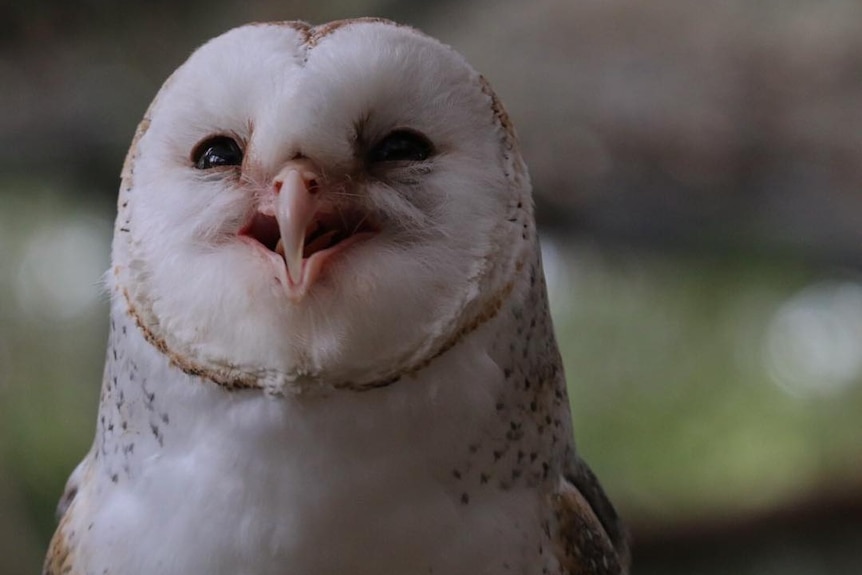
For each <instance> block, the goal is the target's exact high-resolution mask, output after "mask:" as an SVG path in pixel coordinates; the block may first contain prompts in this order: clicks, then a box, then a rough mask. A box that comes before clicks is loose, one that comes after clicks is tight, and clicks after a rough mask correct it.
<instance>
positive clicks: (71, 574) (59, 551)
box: [42, 451, 92, 575]
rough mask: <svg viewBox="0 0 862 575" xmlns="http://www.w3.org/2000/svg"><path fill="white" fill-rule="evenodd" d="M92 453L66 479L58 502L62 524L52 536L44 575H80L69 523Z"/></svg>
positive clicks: (43, 568) (73, 532) (43, 570)
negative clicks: (75, 563)
mask: <svg viewBox="0 0 862 575" xmlns="http://www.w3.org/2000/svg"><path fill="white" fill-rule="evenodd" d="M91 454H92V451H91V452H90V453H88V454H87V456H86V457H85V458H84V460H83V461H81V463H79V464H78V466H77V467H76V468H75V470H74V471H72V474H71V475H70V476H69V480H68V481H66V488H65V490H63V496H62V497H60V503H58V504H57V518H58V519H59V520H60V524H59V525H58V526H57V531H55V532H54V536H53V537H52V538H51V544H50V545H49V547H48V555H47V556H46V557H45V564H44V565H43V566H42V575H78V574H79V573H80V571H79V570H78V569H77V568H76V567H75V565H74V543H75V541H74V539H75V531H74V530H73V529H70V528H69V523H70V519H71V516H72V514H73V513H75V509H74V508H72V504H73V503H74V502H75V498H76V497H77V495H78V492H79V491H80V488H81V484H82V482H83V481H85V477H86V475H87V470H88V469H89V466H90V465H89V464H90V457H91ZM78 512H80V510H79V511H78Z"/></svg>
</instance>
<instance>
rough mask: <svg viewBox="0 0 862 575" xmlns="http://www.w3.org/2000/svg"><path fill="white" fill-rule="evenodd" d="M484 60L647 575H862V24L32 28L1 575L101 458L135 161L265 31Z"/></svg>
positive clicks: (273, 4) (602, 4)
mask: <svg viewBox="0 0 862 575" xmlns="http://www.w3.org/2000/svg"><path fill="white" fill-rule="evenodd" d="M359 15H375V16H384V17H388V18H392V19H396V20H399V21H402V22H405V23H409V24H412V25H415V26H417V27H420V28H422V29H423V30H425V31H426V32H428V33H429V34H431V35H433V36H436V37H438V38H440V39H441V40H442V41H444V42H446V43H448V44H451V45H453V46H454V47H456V48H457V49H458V50H459V51H461V52H462V53H464V54H465V55H466V56H467V58H468V60H470V61H471V62H472V63H473V64H474V66H475V67H476V68H477V69H479V70H480V71H482V72H483V73H484V74H485V75H486V76H487V77H488V78H489V79H490V81H491V82H492V84H493V85H494V86H495V88H496V90H497V92H498V94H499V95H500V97H501V98H502V99H503V101H504V102H505V103H506V105H507V107H508V108H509V111H510V113H511V116H512V117H513V119H514V122H515V125H516V126H517V127H518V130H519V135H520V138H521V144H522V149H523V152H524V155H525V157H526V160H527V163H528V164H529V165H530V166H531V172H532V176H533V180H534V184H535V190H536V200H537V204H538V215H539V220H540V225H541V227H542V233H543V249H544V253H545V258H546V267H547V272H548V276H549V287H550V291H551V300H552V305H553V311H554V317H555V321H556V326H557V330H558V332H559V337H560V343H561V345H562V348H563V354H564V357H565V362H566V368H567V373H568V378H569V383H570V387H571V398H572V407H573V410H574V413H575V430H576V435H577V439H578V443H579V446H580V450H581V451H582V452H583V453H584V455H585V457H586V458H587V459H588V461H590V462H591V464H592V466H593V467H594V469H595V470H596V472H597V473H598V475H599V476H600V477H601V479H602V481H603V483H604V485H605V487H606V489H607V491H608V492H609V493H610V494H611V496H612V498H613V500H614V501H615V502H616V504H617V505H618V507H619V508H620V509H621V512H622V513H623V515H624V516H625V517H626V518H627V520H628V523H629V525H630V527H631V530H632V534H633V537H634V559H635V566H636V568H635V570H634V572H635V573H637V574H645V575H648V574H663V575H667V574H676V573H679V574H683V573H685V574H704V575H710V574H719V573H722V574H723V573H734V574H751V575H755V574H756V575H767V574H776V575H778V574H780V575H796V574H798V575H816V574H827V573H828V574H839V575H842V574H858V573H862V3H860V2H858V1H856V0H783V1H778V0H723V1H719V0H704V1H701V2H690V1H688V0H650V2H638V1H637V0H601V1H599V0H537V1H533V2H522V1H520V0H495V1H493V2H492V1H486V0H469V1H460V2H455V1H451V0H450V1H438V2H433V3H432V2H422V1H416V0H414V1H411V0H401V1H397V0H389V1H384V0H377V1H375V0H364V1H363V0H341V1H333V2H329V3H326V4H324V3H322V2H312V1H299V0H293V1H291V0H280V1H271V0H250V1H246V2H228V1H225V0H206V1H204V0H195V1H190V2H184V3H179V2H175V1H173V0H171V1H168V0H156V1H151V2H147V3H120V2H112V1H108V0H82V1H78V2H67V1H62V0H26V1H25V0H5V1H4V2H3V3H2V4H0V573H2V574H4V575H24V574H32V573H38V572H39V569H40V563H41V559H42V556H43V553H44V550H45V548H46V545H47V541H48V538H49V537H50V535H51V533H52V531H53V528H54V524H55V519H54V516H53V512H54V506H55V504H56V502H57V499H58V497H59V495H60V493H61V491H62V487H63V484H64V482H65V479H66V477H67V475H68V474H69V472H70V471H71V470H72V468H73V467H74V465H75V464H76V463H77V462H78V460H79V459H80V458H81V457H82V456H83V454H84V453H85V451H86V450H87V448H88V447H89V443H90V441H91V440H92V434H93V430H94V422H95V410H96V407H97V401H98V393H99V385H100V380H101V369H102V361H103V355H104V347H105V345H104V342H105V337H106V324H107V302H106V298H105V295H104V293H103V292H102V291H101V289H100V287H99V281H100V276H101V274H102V273H103V272H104V271H105V270H107V268H108V264H109V260H108V253H109V242H110V236H111V226H112V218H113V215H114V210H115V208H114V202H115V194H116V189H117V186H118V184H119V172H120V167H121V164H122V160H123V156H124V154H125V151H126V148H127V146H128V143H129V141H130V140H131V137H132V134H133V132H134V129H135V125H136V124H137V122H138V120H139V119H140V117H141V116H142V115H143V112H144V110H145V108H146V106H147V104H148V103H149V101H150V100H151V98H152V97H153V96H154V94H155V92H156V90H157V89H158V87H159V86H160V84H161V82H162V81H163V80H164V79H165V78H166V77H167V75H168V74H169V73H170V72H171V71H172V70H173V69H174V68H175V67H176V66H178V65H179V64H180V63H181V62H182V61H183V60H184V59H185V57H186V56H187V55H188V54H189V53H190V52H191V50H193V49H194V48H195V47H196V46H198V45H199V44H201V43H202V42H204V41H205V40H206V39H208V38H210V37H212V36H214V35H217V34H219V33H221V32H223V31H225V30H227V29H228V28H231V27H233V26H235V25H238V24H240V23H244V22H247V21H252V20H271V19H296V18H300V19H305V20H308V21H311V22H314V23H321V22H325V21H327V20H331V19H336V18H343V17H352V16H359Z"/></svg>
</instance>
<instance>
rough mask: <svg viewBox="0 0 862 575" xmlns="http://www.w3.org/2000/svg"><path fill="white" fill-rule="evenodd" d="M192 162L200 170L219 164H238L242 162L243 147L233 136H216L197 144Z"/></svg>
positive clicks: (193, 151)
mask: <svg viewBox="0 0 862 575" xmlns="http://www.w3.org/2000/svg"><path fill="white" fill-rule="evenodd" d="M192 162H193V163H194V165H195V168H197V169H199V170H207V169H209V168H215V167H217V166H238V165H240V164H242V149H241V148H240V147H239V144H237V143H236V140H234V139H233V138H230V137H228V136H214V137H212V138H207V139H205V140H204V141H202V142H201V143H200V144H198V145H197V146H195V149H194V150H192Z"/></svg>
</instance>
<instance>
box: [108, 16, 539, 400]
mask: <svg viewBox="0 0 862 575" xmlns="http://www.w3.org/2000/svg"><path fill="white" fill-rule="evenodd" d="M118 205H119V214H118V218H117V223H116V227H115V235H114V243H113V264H114V267H113V274H111V275H112V279H111V287H112V289H113V293H114V295H115V297H117V298H122V299H121V300H119V299H118V301H121V302H123V303H124V305H125V306H126V307H127V310H128V312H129V313H130V314H131V315H132V316H134V318H135V320H136V321H137V324H138V326H139V327H140V329H141V330H142V331H143V332H144V334H145V336H146V337H147V339H148V340H149V342H150V344H152V345H155V346H156V347H157V348H158V349H159V350H160V351H161V352H163V353H165V354H167V355H169V356H170V358H171V360H172V361H173V362H174V363H175V364H176V365H178V366H180V367H182V368H183V369H184V370H186V371H187V372H189V373H194V374H198V375H202V376H204V377H207V378H209V379H211V380H213V381H215V382H217V383H220V384H222V385H228V386H242V387H261V388H265V389H268V390H270V391H276V392H277V391H283V390H285V389H300V390H303V389H310V388H320V389H323V388H332V387H336V388H337V387H352V388H367V387H373V386H377V385H382V384H385V383H388V382H391V381H393V380H394V379H397V378H398V377H399V375H400V374H402V373H405V372H408V371H410V370H412V369H416V368H417V367H418V366H420V365H422V364H424V363H426V362H427V361H429V360H430V359H431V358H433V357H434V356H435V355H437V354H439V353H441V352H443V351H444V350H445V349H447V348H448V347H449V346H451V345H453V344H454V343H455V342H456V341H457V340H458V339H459V337H461V336H462V335H463V334H464V333H466V332H468V331H469V330H471V329H472V328H473V327H475V325H477V324H478V323H480V322H481V321H482V320H483V319H484V318H487V317H489V315H493V313H494V312H495V310H496V309H497V308H498V307H499V305H500V302H501V300H502V299H503V298H505V297H506V295H507V294H508V291H509V290H511V289H512V285H513V282H514V280H515V276H516V275H517V270H518V269H519V267H520V266H521V265H522V264H523V262H524V260H525V258H526V257H528V254H531V253H532V251H533V249H532V248H531V246H530V244H531V243H533V242H534V241H535V238H534V233H533V218H532V206H531V198H530V186H529V181H528V177H527V175H526V170H525V168H524V165H523V162H522V160H521V158H520V155H519V153H518V151H517V148H516V145H515V140H514V135H513V133H512V130H511V126H510V125H509V123H508V120H507V117H506V114H505V112H504V111H503V109H502V107H501V105H500V103H499V102H498V101H497V99H496V97H495V96H494V94H493V92H492V91H491V89H490V87H489V86H488V84H487V83H486V82H485V81H484V79H483V78H482V77H481V76H480V75H479V74H477V73H476V72H475V71H474V70H473V69H472V68H471V67H470V66H469V65H468V64H467V63H466V62H465V60H464V59H463V58H462V57H461V56H460V55H458V54H457V53H456V52H454V51H453V50H452V49H450V48H449V47H447V46H444V45H442V44H440V43H439V42H437V41H436V40H434V39H432V38H429V37H427V36H424V35H422V34H421V33H419V32H417V31H416V30H414V29H411V28H408V27H403V26H398V25H395V24H393V23H390V22H386V21H380V20H348V21H340V22H334V23H330V24H328V25H324V26H320V27H316V28H312V27H310V26H308V25H306V24H303V23H297V22H287V23H271V24H254V25H248V26H244V27H241V28H237V29H234V30H231V31H229V32H227V33H226V34H224V35H222V36H220V37H217V38H215V39H214V40H211V41H210V42H208V43H207V44H205V45H204V46H202V47H201V48H199V49H198V50H197V51H196V52H195V53H194V54H193V55H192V56H191V57H190V58H189V59H188V60H187V61H186V62H185V63H184V64H183V65H182V66H180V68H179V69H178V70H176V72H174V74H173V75H172V76H171V77H170V78H169V79H168V80H167V82H166V83H165V84H164V86H163V87H162V89H161V90H160V91H159V93H158V95H157V96H156V98H155V100H154V101H153V103H152V104H151V106H150V108H149V110H148V111H147V113H146V116H145V117H144V119H143V121H142V122H141V124H140V126H139V128H138V131H137V134H136V137H135V140H134V142H133V144H132V147H131V149H130V151H129V153H128V156H127V159H126V165H125V167H124V171H123V181H122V187H121V190H120V196H119V202H118Z"/></svg>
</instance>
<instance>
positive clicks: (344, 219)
mask: <svg viewBox="0 0 862 575" xmlns="http://www.w3.org/2000/svg"><path fill="white" fill-rule="evenodd" d="M377 231H378V229H377V227H376V226H375V225H374V224H373V223H372V222H371V221H370V220H369V218H368V216H367V215H366V214H363V213H362V212H360V211H358V210H350V209H337V210H336V209H331V210H330V209H325V208H323V209H320V210H317V212H316V213H315V214H314V215H313V217H312V218H311V219H310V221H309V223H308V225H307V226H306V228H305V230H304V234H303V235H302V236H301V241H300V242H298V243H299V245H298V246H297V245H293V246H292V247H289V248H287V249H286V248H285V239H284V238H283V237H282V233H281V227H280V226H279V222H278V219H277V218H276V217H275V216H273V215H268V214H264V213H261V212H256V213H255V214H254V215H253V216H252V218H251V220H250V221H249V222H248V223H247V224H246V225H245V226H244V227H243V228H242V229H241V230H240V232H239V235H240V237H245V238H248V239H251V240H254V241H255V242H256V243H257V244H259V245H260V246H261V247H263V248H265V249H266V250H268V251H269V252H271V253H274V254H277V255H278V256H279V260H280V264H281V265H283V266H285V268H286V271H287V280H288V291H289V292H290V294H289V295H291V296H301V295H303V294H304V293H305V290H306V289H307V288H308V286H310V285H311V284H312V283H313V282H314V281H315V280H316V279H317V277H318V275H319V274H320V272H321V271H322V269H323V265H324V263H326V261H328V260H329V259H331V258H332V256H334V255H336V254H337V253H340V252H342V251H344V250H345V249H347V248H348V247H350V246H352V245H354V244H356V243H358V242H360V241H362V240H365V239H368V238H370V237H371V236H373V235H375V234H376V233H377ZM297 239H299V235H298V234H297ZM289 243H293V244H296V243H297V242H296V241H295V240H293V241H292V242H289ZM297 248H298V249H297ZM286 251H287V252H293V251H295V252H297V253H301V254H302V259H301V262H296V263H298V264H300V265H299V266H296V263H293V262H291V261H288V258H289V255H286ZM291 264H293V265H291ZM291 268H293V269H291ZM297 268H298V269H297Z"/></svg>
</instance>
